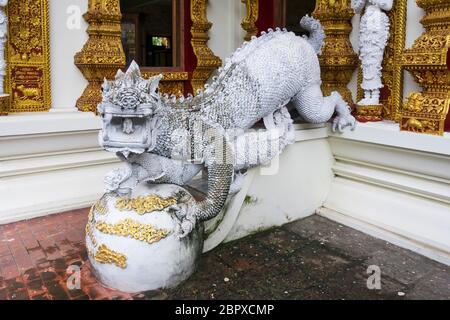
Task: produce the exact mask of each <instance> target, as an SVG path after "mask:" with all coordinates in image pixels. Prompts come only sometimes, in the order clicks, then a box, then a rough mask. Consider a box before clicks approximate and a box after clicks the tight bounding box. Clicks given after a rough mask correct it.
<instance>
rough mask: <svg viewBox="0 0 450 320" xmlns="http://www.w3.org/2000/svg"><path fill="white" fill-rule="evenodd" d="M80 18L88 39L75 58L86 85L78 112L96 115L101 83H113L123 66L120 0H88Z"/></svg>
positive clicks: (79, 100) (100, 97)
mask: <svg viewBox="0 0 450 320" xmlns="http://www.w3.org/2000/svg"><path fill="white" fill-rule="evenodd" d="M83 17H84V19H85V20H86V21H87V22H88V24H89V27H88V29H87V33H88V35H89V39H88V41H87V42H86V44H85V45H84V47H83V48H82V49H81V51H80V52H78V53H77V54H76V55H75V65H76V66H77V67H78V68H79V69H80V70H81V72H82V73H83V75H84V77H85V78H86V79H87V80H88V81H89V84H88V86H87V87H86V89H85V90H84V92H83V94H82V96H81V97H80V98H79V99H78V101H77V108H78V109H79V110H81V111H92V112H96V108H97V104H98V103H99V102H100V101H101V100H102V92H101V84H102V82H103V79H104V78H107V79H113V78H114V75H115V74H116V72H117V70H118V69H120V68H123V67H124V66H125V53H124V51H123V47H122V41H121V18H122V14H121V13H120V3H119V0H89V3H88V11H87V12H86V13H85V14H84V15H83Z"/></svg>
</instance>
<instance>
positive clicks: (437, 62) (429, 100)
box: [400, 0, 450, 135]
mask: <svg viewBox="0 0 450 320" xmlns="http://www.w3.org/2000/svg"><path fill="white" fill-rule="evenodd" d="M416 2H417V5H418V6H419V7H421V8H423V9H424V10H425V16H424V17H423V18H422V20H421V23H422V25H423V27H424V28H425V32H424V33H423V34H422V35H421V36H420V37H419V38H417V39H416V41H414V44H413V45H412V47H411V48H409V49H406V50H404V52H403V55H402V63H403V65H404V67H405V69H406V70H408V71H409V72H410V73H411V74H412V75H413V76H414V78H415V80H416V81H417V82H418V83H419V84H420V85H421V86H422V88H423V91H422V92H412V93H410V95H409V97H408V99H407V100H406V102H405V104H404V105H403V110H402V113H401V121H400V129H401V130H405V131H413V132H420V133H428V134H435V135H443V134H444V122H445V119H446V117H447V114H448V110H449V105H450V72H449V70H448V67H447V54H448V50H449V47H450V0H417V1H416Z"/></svg>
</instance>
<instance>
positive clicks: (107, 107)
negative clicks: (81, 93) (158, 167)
mask: <svg viewBox="0 0 450 320" xmlns="http://www.w3.org/2000/svg"><path fill="white" fill-rule="evenodd" d="M161 78H162V75H157V76H154V77H151V78H149V79H144V78H143V77H142V76H141V72H140V70H139V66H138V65H137V63H136V62H134V61H133V62H132V63H131V65H130V67H129V68H128V70H127V71H126V72H125V73H123V72H122V71H121V70H119V71H118V72H117V74H116V78H115V80H113V81H108V80H106V79H105V80H104V82H103V85H102V89H103V99H102V102H101V103H100V104H99V105H98V106H97V110H98V113H99V114H100V116H101V118H102V121H103V128H102V131H101V132H100V134H99V144H100V146H102V147H103V148H105V149H106V150H107V151H112V152H119V153H121V154H123V155H124V156H125V157H128V155H129V154H130V153H137V154H139V153H143V152H145V151H147V150H151V149H152V148H153V147H154V143H155V134H156V132H155V129H157V118H155V117H152V115H153V114H154V113H155V111H156V109H158V107H159V106H160V104H161V98H160V95H159V93H158V90H157V89H158V85H159V81H160V80H161Z"/></svg>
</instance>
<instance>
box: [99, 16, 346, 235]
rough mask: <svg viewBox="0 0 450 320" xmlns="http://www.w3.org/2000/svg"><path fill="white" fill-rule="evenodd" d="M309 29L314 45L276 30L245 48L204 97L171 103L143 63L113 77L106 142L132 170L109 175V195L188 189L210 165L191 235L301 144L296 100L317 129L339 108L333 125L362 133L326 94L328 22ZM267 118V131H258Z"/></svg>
mask: <svg viewBox="0 0 450 320" xmlns="http://www.w3.org/2000/svg"><path fill="white" fill-rule="evenodd" d="M301 24H302V26H303V27H304V28H305V29H307V30H309V31H310V37H309V38H306V37H303V38H302V37H298V36H296V35H295V34H294V33H292V32H288V31H286V30H280V29H276V30H275V31H274V30H270V29H269V32H267V33H263V34H262V35H261V36H260V37H259V38H253V39H252V40H251V41H250V42H248V43H244V45H243V46H242V47H241V48H239V49H237V50H236V52H235V53H234V54H233V55H232V56H231V57H230V58H229V59H227V60H226V63H225V65H224V67H223V68H220V69H219V70H218V71H217V74H216V75H214V76H213V77H212V79H211V80H210V83H209V84H207V85H206V86H205V91H204V92H199V93H198V94H197V95H196V96H195V97H193V96H191V95H190V96H188V97H186V98H184V97H183V98H181V99H175V98H174V97H162V96H161V95H160V94H159V93H158V92H157V87H158V83H159V81H160V79H161V76H156V77H152V78H150V79H143V78H142V77H141V75H140V71H139V67H138V66H137V65H136V64H135V63H132V64H131V66H130V67H129V69H128V71H127V72H126V73H122V72H121V71H119V72H118V74H117V76H116V79H115V80H114V81H106V80H105V83H104V85H103V101H102V103H100V104H99V106H98V111H99V113H100V114H101V115H102V119H103V130H102V132H100V135H99V143H100V145H101V146H103V147H104V148H105V149H106V150H108V151H112V152H116V153H117V155H118V156H119V157H120V158H121V159H122V160H123V161H124V162H125V163H126V164H127V168H126V169H124V170H114V171H113V172H112V173H110V174H109V175H108V176H107V177H106V179H105V181H106V186H107V190H108V191H111V192H117V193H119V194H129V193H130V191H131V190H132V189H133V188H134V187H135V186H136V185H137V184H138V183H139V182H142V181H149V182H152V183H174V184H178V185H183V184H186V183H187V182H189V180H191V179H192V178H193V177H194V176H195V175H196V174H197V173H198V172H199V171H200V170H202V169H204V168H206V169H207V171H208V192H207V196H206V199H205V200H204V201H201V202H198V203H197V204H196V205H195V206H192V207H191V208H189V210H183V212H188V213H187V214H186V215H185V216H184V217H182V219H183V224H182V226H183V228H182V231H181V236H185V235H186V234H188V233H189V232H190V231H191V230H192V228H193V227H194V225H195V223H196V221H204V220H208V219H211V218H213V217H215V216H216V215H217V214H218V213H219V212H220V211H221V209H222V207H223V206H224V204H225V201H226V198H227V196H228V194H229V193H230V191H231V192H237V191H238V190H239V182H240V181H242V179H239V178H241V177H242V175H241V173H242V172H243V171H245V170H246V169H248V168H250V167H252V166H257V165H260V164H263V163H266V162H268V161H270V160H271V159H272V158H273V157H275V156H276V155H278V154H279V153H280V152H281V151H282V150H283V149H284V147H285V146H286V145H288V144H290V143H292V142H293V141H294V134H293V128H292V120H291V118H290V115H289V113H288V112H287V109H286V104H287V103H289V102H290V101H291V102H292V103H293V104H294V106H295V108H296V109H297V111H298V112H299V114H300V115H301V116H302V117H303V119H305V120H306V121H308V122H312V123H323V122H326V121H328V120H329V119H330V118H331V117H332V115H333V113H334V112H335V111H336V113H337V116H336V117H335V119H334V120H333V128H337V129H339V130H342V129H343V128H344V127H345V126H354V124H355V119H354V118H353V117H352V116H351V115H350V111H349V108H348V105H347V104H346V103H345V101H344V100H343V99H342V98H341V96H340V95H339V94H338V93H337V92H333V93H332V94H331V95H330V96H328V97H323V95H322V91H321V89H320V84H321V80H320V67H319V62H318V58H317V53H318V52H319V51H320V48H321V46H322V43H323V38H324V33H323V29H322V27H321V25H320V23H319V22H318V21H317V20H315V19H313V18H310V17H308V16H306V17H304V18H303V19H302V20H301ZM261 119H263V121H264V125H265V127H266V128H265V130H259V131H254V130H251V128H252V127H253V126H254V125H255V124H256V123H257V122H258V121H260V120H261ZM233 179H234V183H233ZM230 189H231V190H230Z"/></svg>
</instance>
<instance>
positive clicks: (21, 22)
mask: <svg viewBox="0 0 450 320" xmlns="http://www.w3.org/2000/svg"><path fill="white" fill-rule="evenodd" d="M48 10H49V8H48V0H9V3H8V6H7V15H8V18H9V25H8V45H7V50H6V51H7V54H6V61H7V71H6V81H5V84H6V86H5V88H6V92H7V93H9V94H10V103H11V105H10V110H9V112H38V111H48V110H49V109H50V108H51V86H50V40H49V11H48Z"/></svg>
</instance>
